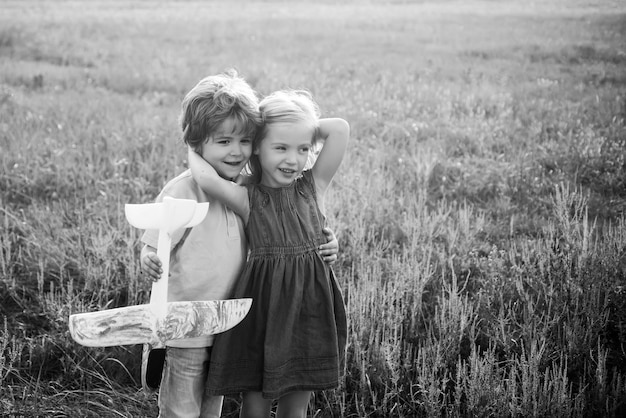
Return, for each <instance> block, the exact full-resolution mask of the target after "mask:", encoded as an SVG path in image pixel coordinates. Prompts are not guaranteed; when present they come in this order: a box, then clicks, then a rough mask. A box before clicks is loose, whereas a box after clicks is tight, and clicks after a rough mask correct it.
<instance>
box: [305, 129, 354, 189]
mask: <svg viewBox="0 0 626 418" xmlns="http://www.w3.org/2000/svg"><path fill="white" fill-rule="evenodd" d="M319 123H320V125H319V136H320V139H321V140H322V141H324V146H323V147H322V150H321V151H320V154H319V156H318V157H317V160H316V161H315V164H314V165H313V168H312V171H313V178H314V179H315V184H316V186H317V189H318V196H320V197H323V196H324V193H325V192H326V189H327V188H328V186H329V185H330V182H331V180H332V179H333V177H334V176H335V173H336V172H337V170H338V169H339V166H340V165H341V161H342V160H343V156H344V155H345V153H346V148H347V145H348V140H349V139H350V125H348V122H346V121H345V120H343V119H339V118H332V119H320V121H319Z"/></svg>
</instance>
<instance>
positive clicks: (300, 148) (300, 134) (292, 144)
mask: <svg viewBox="0 0 626 418" xmlns="http://www.w3.org/2000/svg"><path fill="white" fill-rule="evenodd" d="M313 133H314V132H313V130H312V128H311V127H310V126H306V125H302V124H301V123H280V124H275V125H271V126H269V127H268V128H267V132H266V135H265V138H263V140H262V141H261V143H260V144H259V146H258V148H257V149H256V150H255V151H254V153H255V154H256V155H258V157H259V162H260V163H261V171H262V176H261V184H263V185H265V186H269V187H285V186H288V185H289V184H291V182H293V181H294V180H295V179H296V178H297V177H298V176H299V175H300V174H301V173H302V170H304V166H305V165H306V163H307V160H308V157H309V152H310V151H311V148H312V147H313Z"/></svg>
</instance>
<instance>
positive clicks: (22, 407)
mask: <svg viewBox="0 0 626 418" xmlns="http://www.w3.org/2000/svg"><path fill="white" fill-rule="evenodd" d="M565 6H567V7H565ZM0 9H2V11H3V12H5V13H0V28H2V29H0V68H1V69H2V71H1V72H0V74H2V75H1V76H0V164H1V171H0V207H1V209H0V248H1V251H0V313H1V315H2V321H0V388H1V391H2V396H0V414H3V415H10V414H13V415H16V416H19V414H22V415H29V416H68V415H70V414H73V415H79V416H154V415H156V403H155V399H154V397H151V396H148V395H144V394H143V393H141V392H140V390H139V384H138V381H139V362H140V348H139V347H137V346H129V347H112V348H106V349H97V348H86V347H81V346H79V345H77V344H76V343H74V342H73V341H72V340H71V338H70V336H69V333H68V327H67V320H68V316H69V315H70V314H71V313H77V312H87V311H94V310H100V309H106V308H112V307H118V306H125V305H131V304H139V303H144V302H146V300H147V298H148V291H149V283H146V282H144V281H142V280H141V278H140V275H139V271H138V269H139V259H138V255H139V254H138V253H139V244H138V237H139V231H136V230H134V229H132V228H131V227H130V226H129V225H128V224H127V222H126V221H125V219H124V218H123V205H124V204H125V203H145V202H149V201H152V200H153V199H154V197H155V196H156V194H157V193H158V191H159V190H160V188H161V187H162V186H163V184H164V183H165V181H166V180H167V179H168V178H171V177H172V176H174V175H176V174H177V173H179V172H180V171H182V170H183V169H184V167H185V161H184V156H185V152H184V149H183V147H182V146H181V144H180V143H179V142H178V141H177V138H178V136H179V133H178V128H177V123H176V117H177V114H178V109H179V103H180V99H181V97H182V96H183V95H184V93H185V92H186V91H187V90H188V89H189V88H191V86H193V84H195V82H196V81H197V80H198V79H200V78H202V77H204V76H205V75H207V74H209V73H215V72H219V71H221V70H223V69H225V68H227V67H230V66H236V67H238V68H239V70H240V71H241V72H242V73H243V75H244V76H246V77H247V78H248V79H249V80H250V82H251V83H252V85H253V86H254V87H255V88H256V89H257V90H258V91H259V92H260V93H262V94H266V93H268V92H270V91H272V90H275V89H279V88H284V87H306V88H308V89H310V90H311V91H312V92H313V94H314V96H315V97H316V98H317V99H318V101H319V102H320V105H321V107H322V109H323V110H324V111H325V114H327V115H341V116H343V117H345V118H346V119H348V120H349V121H350V122H351V126H352V135H353V140H352V143H351V146H350V154H349V155H348V157H347V159H346V161H345V163H344V165H343V166H342V169H341V171H340V173H339V175H338V177H337V179H336V181H335V182H334V184H333V187H332V188H331V192H330V193H331V194H330V196H329V199H328V204H327V210H328V214H327V215H328V218H329V224H330V225H331V226H332V227H333V229H334V230H335V231H336V233H337V234H338V235H339V238H340V246H341V249H340V250H341V254H340V257H339V261H338V263H337V264H336V265H335V270H336V273H337V276H338V278H339V280H340V284H341V286H342V288H343V291H344V297H345V299H346V303H347V308H348V314H349V338H348V350H347V361H346V364H345V369H344V376H345V377H344V379H343V382H342V386H341V387H340V388H339V389H338V390H336V391H327V392H322V393H316V394H315V396H314V399H313V401H312V402H311V404H310V415H311V416H319V417H330V416H335V417H365V416H371V417H389V416H394V417H422V416H423V417H432V416H445V417H474V416H494V417H522V416H524V417H526V416H559V417H561V416H563V417H578V416H622V415H623V414H624V413H625V412H626V401H624V399H626V362H625V360H626V356H625V352H624V345H625V343H626V290H625V289H626V287H625V286H626V250H625V249H626V221H625V219H624V215H623V212H624V208H625V207H626V204H625V202H626V192H625V190H626V188H625V187H624V186H625V183H624V181H625V180H624V179H626V161H625V155H626V140H625V138H626V99H625V97H626V95H625V94H626V87H625V81H626V71H625V70H624V63H625V62H626V58H625V55H624V51H623V42H622V41H623V39H624V38H625V36H626V30H625V28H626V26H625V25H624V22H625V21H626V20H625V19H626V9H624V6H623V5H621V3H619V2H613V1H608V2H604V3H602V4H595V3H594V4H586V3H585V2H583V1H576V2H563V1H559V0H553V1H549V2H543V3H541V4H534V5H533V7H529V6H528V5H527V4H526V3H523V2H516V1H502V2H480V1H475V2H474V1H472V2H466V3H458V2H448V1H441V2H390V3H389V4H387V2H383V1H374V2H369V3H365V4H362V3H357V2H346V3H342V4H335V3H333V2H324V3H322V4H321V5H317V6H313V5H308V4H303V3H298V4H296V3H289V5H287V3H268V2H254V1H250V2H244V3H241V4H239V3H237V4H230V3H226V2H224V3H222V2H211V3H196V2H183V3H181V2H167V1H136V2H132V3H129V4H124V5H122V4H121V3H109V2H100V1H95V0H94V1H90V2H80V3H79V2H71V1H61V2H55V3H49V2H36V1H32V2H27V3H24V2H11V1H7V2H3V4H2V5H1V6H0ZM31 10H36V11H37V13H34V12H33V13H30V12H29V11H31ZM233 16H236V17H237V18H236V19H235V18H234V17H233ZM373 16H375V17H376V19H372V17H373ZM237 403H238V400H237V399H230V400H228V402H227V404H226V406H225V411H224V415H225V416H236V412H235V410H236V408H237Z"/></svg>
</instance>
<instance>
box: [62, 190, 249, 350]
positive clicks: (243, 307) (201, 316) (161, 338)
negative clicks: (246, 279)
mask: <svg viewBox="0 0 626 418" xmlns="http://www.w3.org/2000/svg"><path fill="white" fill-rule="evenodd" d="M208 209H209V204H208V203H197V202H196V201H195V200H188V199H174V198H170V197H165V198H164V199H163V202H162V203H149V204H141V205H130V204H129V205H126V206H125V212H126V218H127V220H128V222H129V223H130V224H131V225H133V226H135V227H137V228H141V229H158V230H159V240H158V245H157V255H158V256H159V259H160V260H161V263H162V269H163V273H162V275H161V278H160V279H159V280H157V281H156V282H154V283H153V284H152V292H151V294H150V303H149V304H145V305H135V306H127V307H124V308H116V309H107V310H104V311H99V312H88V313H80V314H75V315H70V319H69V328H70V334H71V335H72V338H73V339H74V340H75V341H76V342H77V343H79V344H82V345H85V346H89V347H108V346H115V345H129V344H149V345H150V347H152V348H159V347H164V346H165V344H166V342H167V341H169V340H176V339H182V338H191V337H199V336H206V335H212V334H217V333H220V332H224V331H226V330H228V329H230V328H232V327H234V326H235V325H237V324H238V323H239V322H241V320H242V319H243V318H244V317H245V316H246V315H247V313H248V311H249V310H250V306H251V305H252V299H229V300H208V301H190V302H167V286H168V280H169V260H170V248H171V242H172V240H171V234H172V233H173V232H174V231H175V230H177V229H180V228H190V227H192V226H194V225H197V224H199V223H200V222H202V220H203V219H204V217H205V216H206V214H207V211H208Z"/></svg>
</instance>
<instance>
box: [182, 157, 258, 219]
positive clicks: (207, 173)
mask: <svg viewBox="0 0 626 418" xmlns="http://www.w3.org/2000/svg"><path fill="white" fill-rule="evenodd" d="M187 160H188V161H189V169H190V170H191V175H192V176H193V179H194V180H195V181H196V183H198V185H199V186H200V188H201V189H202V190H204V191H205V192H206V193H207V194H208V195H209V196H211V197H212V198H214V199H217V200H219V201H220V202H222V203H223V204H225V205H226V206H228V207H229V208H230V209H231V210H232V211H233V212H235V213H236V214H237V215H239V216H241V219H243V221H244V223H247V222H248V217H249V215H250V205H249V202H248V191H247V190H246V188H245V187H243V186H240V185H238V184H236V183H233V182H232V181H228V180H225V179H223V178H221V177H220V176H219V174H217V171H215V169H214V168H213V167H212V166H211V164H209V163H208V162H206V160H205V159H204V158H202V156H200V155H199V154H198V153H196V152H195V151H194V150H193V149H192V148H189V149H188V151H187Z"/></svg>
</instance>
